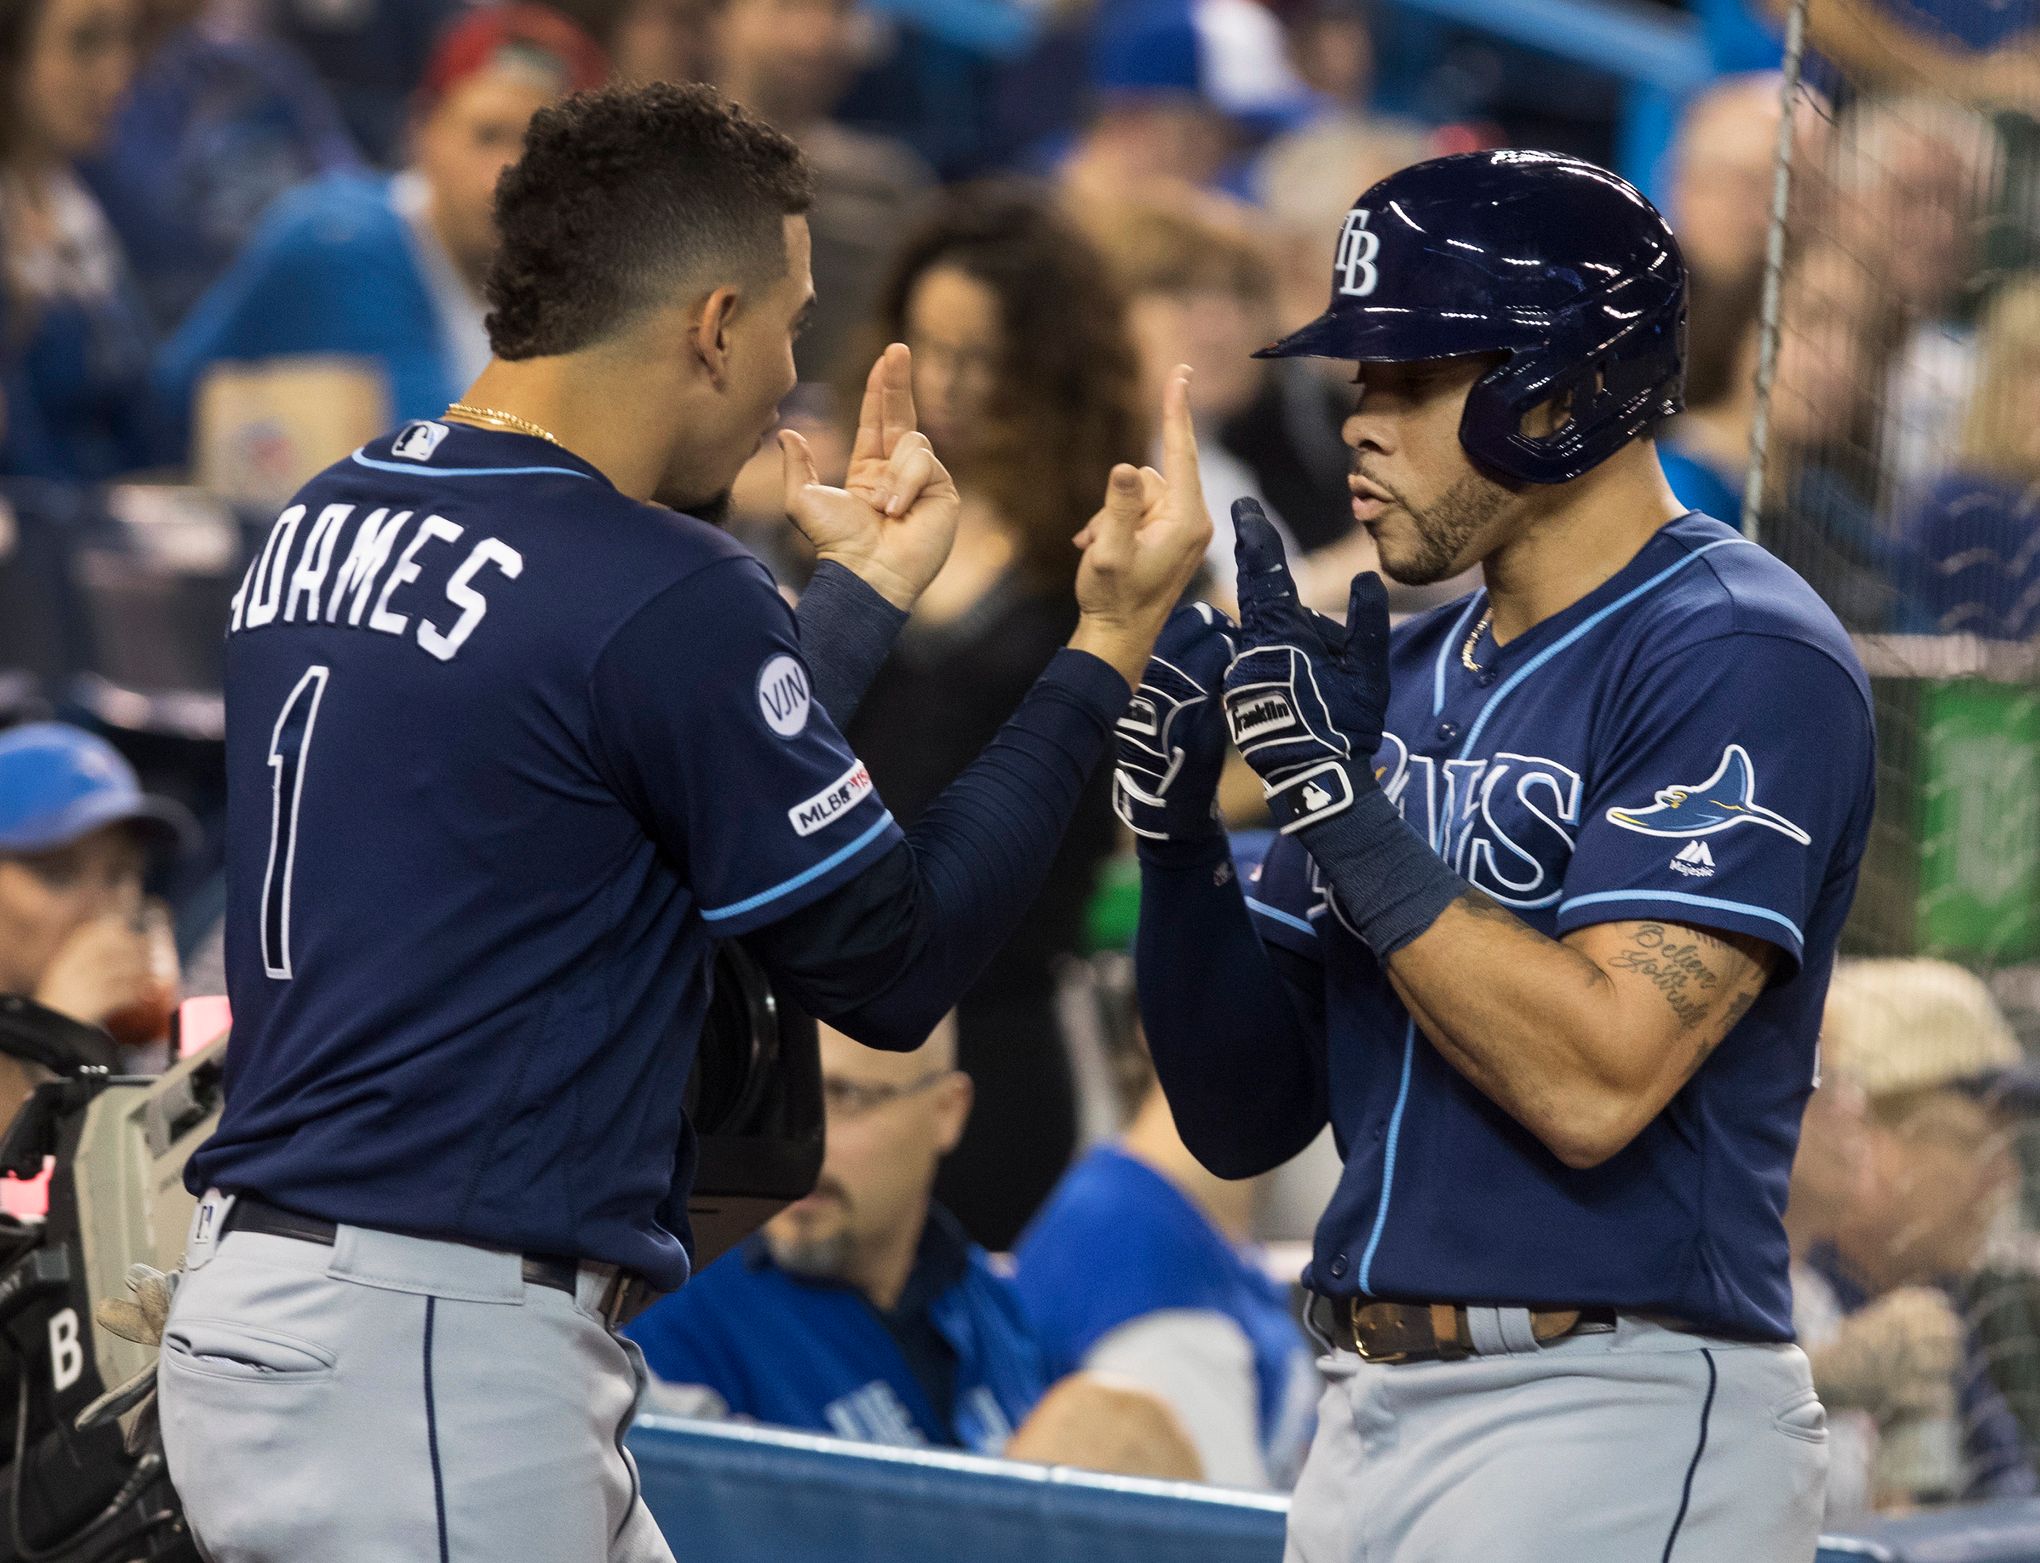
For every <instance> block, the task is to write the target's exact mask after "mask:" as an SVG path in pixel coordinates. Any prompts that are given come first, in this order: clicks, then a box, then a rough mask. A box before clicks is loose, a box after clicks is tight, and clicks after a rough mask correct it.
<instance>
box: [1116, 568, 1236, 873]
mask: <svg viewBox="0 0 2040 1563" xmlns="http://www.w3.org/2000/svg"><path fill="white" fill-rule="evenodd" d="M1232 630H1233V621H1232V620H1231V619H1229V618H1227V617H1226V616H1225V615H1224V614H1223V613H1220V612H1219V611H1218V609H1216V608H1214V607H1212V606H1211V604H1209V603H1206V602H1193V603H1190V604H1187V605H1186V606H1184V607H1181V608H1178V609H1177V610H1176V611H1175V612H1174V613H1172V614H1171V615H1170V616H1169V622H1168V623H1167V624H1165V625H1163V626H1162V633H1161V638H1160V639H1158V640H1157V641H1156V642H1155V652H1154V656H1153V657H1151V658H1150V659H1149V660H1148V665H1147V671H1146V672H1145V673H1143V674H1142V675H1141V679H1140V688H1138V689H1136V690H1135V691H1134V692H1133V700H1132V702H1131V703H1130V704H1129V705H1128V706H1127V708H1126V715H1124V716H1123V717H1121V718H1120V719H1119V725H1118V727H1117V728H1116V729H1115V732H1114V738H1115V742H1116V746H1117V750H1118V762H1117V764H1116V765H1115V766H1114V767H1113V770H1112V808H1113V811H1114V812H1115V813H1117V814H1118V816H1119V817H1120V818H1121V819H1122V820H1124V821H1125V822H1126V828H1127V829H1128V830H1131V831H1132V832H1133V833H1134V834H1135V835H1136V836H1145V837H1146V838H1147V839H1148V840H1150V841H1185V840H1189V839H1191V838H1192V837H1196V836H1209V835H1213V834H1216V833H1217V831H1218V830H1219V829H1220V826H1219V824H1218V814H1217V801H1218V773H1219V771H1220V770H1221V769H1222V768H1223V767H1224V765H1225V722H1224V718H1223V716H1222V714H1221V712H1220V708H1219V702H1218V699H1217V696H1218V693H1219V685H1220V683H1221V682H1222V681H1223V680H1224V678H1225V670H1226V666H1227V665H1228V664H1229V663H1230V662H1231V661H1232V659H1233V651H1234V644H1233V638H1232Z"/></svg>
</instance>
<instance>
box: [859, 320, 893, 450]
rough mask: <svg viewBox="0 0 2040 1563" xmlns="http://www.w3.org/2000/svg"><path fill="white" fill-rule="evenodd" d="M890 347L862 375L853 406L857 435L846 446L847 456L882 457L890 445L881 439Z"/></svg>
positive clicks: (883, 434)
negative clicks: (857, 400) (857, 401)
mask: <svg viewBox="0 0 2040 1563" xmlns="http://www.w3.org/2000/svg"><path fill="white" fill-rule="evenodd" d="M891 353H892V349H891V348H887V349H886V350H885V352H884V353H881V354H880V355H879V358H878V362H877V363H875V364H873V365H872V366H871V373H870V374H868V375H866V376H865V377H864V400H863V401H862V402H861V403H860V404H859V405H858V408H857V439H856V441H855V442H854V443H853V444H852V445H851V447H850V460H851V461H852V462H859V461H883V460H885V457H886V452H887V450H888V449H889V448H890V447H888V446H887V444H886V441H885V361H886V359H887V358H888V357H889V356H890V355H891Z"/></svg>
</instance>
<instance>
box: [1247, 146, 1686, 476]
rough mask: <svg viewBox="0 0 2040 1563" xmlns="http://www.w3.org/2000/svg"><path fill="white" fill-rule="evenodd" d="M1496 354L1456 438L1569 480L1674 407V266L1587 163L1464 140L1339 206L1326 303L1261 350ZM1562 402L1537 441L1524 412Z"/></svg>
mask: <svg viewBox="0 0 2040 1563" xmlns="http://www.w3.org/2000/svg"><path fill="white" fill-rule="evenodd" d="M1490 352H1499V353H1503V354H1505V355H1506V357H1504V359H1503V361H1502V362H1501V363H1499V364H1497V365H1496V366H1495V367H1494V368H1493V369H1492V370H1490V371H1489V372H1488V373H1487V374H1485V375H1483V376H1482V377H1481V378H1480V379H1479V380H1478V381H1476V382H1475V384H1474V386H1473V389H1472V390H1471V391H1470V392H1469V393H1468V395H1467V398H1466V412H1465V415H1464V416H1463V417H1462V418H1461V419H1460V424H1459V440H1460V443H1461V444H1462V445H1464V446H1465V447H1466V451H1467V453H1468V454H1469V455H1471V456H1473V457H1474V458H1475V459H1476V460H1478V461H1480V462H1482V463H1483V464H1485V465H1486V466H1489V467H1492V468H1494V469H1496V470H1497V471H1500V472H1503V473H1506V474H1508V475H1509V476H1511V477H1516V478H1521V479H1523V480H1525V481H1527V482H1531V483H1565V482H1569V481H1570V480H1572V479H1573V478H1576V477H1578V476H1579V475H1580V474H1581V473H1583V472H1586V471H1587V470H1588V469H1589V468H1591V467H1593V466H1595V465H1597V464H1598V463H1600V462H1603V461H1605V460H1607V459H1608V457H1610V456H1611V455H1613V454H1614V453H1615V452H1616V451H1617V450H1618V449H1620V448H1621V447H1622V446H1623V445H1624V444H1626V443H1628V442H1629V441H1630V440H1632V439H1634V438H1635V437H1636V436H1637V435H1639V434H1641V433H1642V432H1643V431H1644V430H1646V429H1648V428H1650V427H1651V426H1652V425H1653V424H1655V423H1656V422H1658V420H1659V419H1662V418H1667V417H1669V416H1671V415H1672V414H1673V413H1676V412H1678V411H1679V410H1680V409H1681V408H1682V407H1683V406H1684V405H1685V401H1684V396H1683V389H1684V382H1685V360H1686V267H1685V262H1684V261H1682V260H1681V259H1680V258H1679V246H1678V244H1677V243H1676V242H1675V241H1674V240H1673V238H1672V230H1671V229H1670V228H1668V227H1667V226H1666V225H1665V220H1664V218H1662V217H1660V216H1659V215H1658V212H1657V208H1656V207H1654V206H1652V205H1651V204H1650V202H1648V201H1647V200H1645V199H1644V198H1643V196H1642V194H1641V193H1639V192H1638V191H1637V190H1635V189H1634V188H1633V187H1631V186H1630V185H1629V184H1627V183H1625V182H1624V181H1623V180H1621V179H1619V178H1617V177H1616V176H1615V175H1614V174H1611V173H1609V172H1608V171H1607V170H1606V169H1605V168H1597V167H1595V166H1594V165H1593V164H1592V163H1587V162H1582V161H1581V160H1580V159H1578V158H1574V157H1561V156H1559V155H1557V154H1555V153H1550V152H1516V151H1502V152H1462V153H1458V154H1456V155H1454V156H1452V157H1439V158H1433V159H1431V160H1430V161H1429V162H1424V163H1416V164H1413V165H1412V166H1410V167H1408V168H1405V169H1403V170H1401V171H1400V172H1398V173H1394V174H1391V175H1389V176H1388V178H1386V179H1384V180H1382V181H1381V182H1380V183H1379V184H1377V185H1375V186H1374V187H1373V188H1372V189H1370V190H1369V191H1368V192H1367V193H1366V194H1365V195H1363V196H1361V197H1360V199H1359V201H1358V202H1356V203H1355V204H1354V207H1353V210H1352V211H1351V212H1349V213H1347V215H1346V224H1345V227H1344V228H1342V229H1341V230H1340V232H1339V249H1338V254H1337V256H1336V258H1335V259H1334V260H1333V262H1332V302H1331V307H1330V308H1328V309H1327V310H1326V311H1325V312H1324V313H1323V314H1322V315H1320V316H1318V318H1317V319H1315V320H1313V321H1312V322H1311V323H1310V324H1309V325H1307V326H1305V327H1304V328H1303V329H1302V330H1301V331H1297V332H1295V333H1293V334H1292V335H1290V336H1287V337H1284V338H1283V339H1282V340H1281V341H1280V342H1277V343H1276V344H1275V345H1274V346H1273V347H1267V348H1263V349H1262V350H1261V352H1260V353H1259V354H1257V355H1256V356H1257V357H1261V358H1295V357H1307V358H1343V359H1349V360H1352V361H1354V362H1358V363H1415V362H1419V361H1422V360H1424V359H1432V358H1452V357H1456V356H1458V355H1461V354H1466V353H1490ZM1555 396H1569V397H1570V399H1571V400H1570V406H1571V412H1572V416H1571V417H1570V418H1569V419H1568V420H1567V422H1566V423H1565V425H1564V426H1563V427H1562V428H1560V429H1558V430H1557V431H1556V432H1554V433H1552V434H1549V435H1544V436H1541V437H1534V438H1533V437H1532V436H1530V435H1527V434H1525V433H1524V432H1523V416H1524V414H1526V413H1527V412H1529V411H1530V410H1531V409H1532V408H1533V407H1536V406H1538V405H1540V404H1541V403H1543V402H1546V401H1549V400H1551V399H1552V398H1553V397H1555Z"/></svg>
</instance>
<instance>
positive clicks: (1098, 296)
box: [867, 180, 1152, 587]
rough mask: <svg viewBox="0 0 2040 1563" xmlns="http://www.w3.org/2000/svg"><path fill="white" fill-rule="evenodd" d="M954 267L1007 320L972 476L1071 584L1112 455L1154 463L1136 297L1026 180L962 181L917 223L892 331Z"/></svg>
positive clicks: (1031, 553) (1023, 546) (1033, 570)
mask: <svg viewBox="0 0 2040 1563" xmlns="http://www.w3.org/2000/svg"><path fill="white" fill-rule="evenodd" d="M945 266H946V267H954V268H955V269H956V270H958V271H961V272H962V273H964V275H966V276H968V277H970V278H972V279H973V280H975V281H977V282H979V283H982V284H983V285H984V286H985V287H987V288H989V289H990V290H991V291H992V293H993V294H994V295H996V296H997V298H998V301H999V322H1000V326H1001V328H1002V329H1001V336H1002V341H1001V344H1000V361H999V366H998V380H997V389H996V390H995V391H994V392H993V409H992V417H991V418H990V419H989V420H988V428H987V431H986V433H987V447H986V450H985V452H984V454H983V457H982V459H981V460H978V461H975V462H973V463H972V465H971V468H970V470H968V471H966V472H965V473H963V474H962V475H961V481H963V482H964V483H965V484H967V485H975V486H976V487H978V488H979V489H980V490H981V491H983V492H984V493H985V494H986V495H987V497H988V498H990V499H991V501H992V503H993V504H994V506H995V507H996V508H997V510H998V512H999V515H1000V516H1001V517H1002V518H1003V519H1004V521H1005V522H1006V524H1007V525H1008V526H1010V527H1011V528H1012V529H1013V532H1014V535H1015V539H1016V541H1017V543H1018V547H1019V554H1018V558H1019V563H1020V566H1021V568H1022V569H1024V570H1025V571H1026V572H1027V573H1028V574H1029V575H1030V576H1032V577H1033V578H1034V579H1035V580H1036V581H1037V582H1038V583H1040V584H1042V585H1054V586H1058V587H1060V586H1066V585H1067V584H1068V583H1069V582H1071V581H1073V580H1074V579H1075V578H1076V570H1077V561H1078V557H1079V556H1078V553H1077V550H1076V549H1075V548H1073V547H1071V546H1070V539H1071V538H1072V537H1074V536H1075V535H1076V533H1077V531H1078V529H1079V528H1081V527H1082V526H1083V524H1084V523H1085V522H1086V521H1087V520H1089V519H1090V517H1091V514H1092V512H1093V511H1095V510H1096V509H1097V508H1098V506H1099V504H1100V503H1101V502H1102V501H1103V499H1104V495H1105V480H1106V477H1107V475H1108V474H1110V472H1111V471H1112V468H1113V465H1114V464H1115V463H1117V462H1121V461H1133V462H1139V461H1143V460H1145V459H1146V457H1147V450H1148V442H1149V440H1150V438H1151V436H1152V425H1151V422H1150V420H1149V418H1148V415H1147V412H1146V410H1145V409H1144V408H1143V407H1142V405H1141V377H1140V360H1139V357H1138V355H1137V353H1136V351H1135V348H1134V343H1133V335H1132V331H1131V329H1130V328H1129V326H1128V324H1127V315H1126V295H1125V293H1124V292H1123V291H1122V290H1121V288H1120V286H1119V283H1118V282H1117V281H1116V280H1115V279H1114V277H1113V274H1112V268H1111V267H1110V266H1109V265H1107V264H1106V262H1105V259H1104V258H1103V256H1101V255H1100V254H1099V253H1098V251H1097V249H1096V248H1095V247H1094V246H1093V245H1092V243H1091V241H1090V240H1089V239H1087V238H1086V237H1085V236H1084V234H1083V231H1082V230H1081V229H1080V228H1078V227H1077V225H1076V224H1075V223H1074V222H1073V221H1072V220H1071V219H1070V218H1069V217H1068V216H1067V215H1066V214H1065V213H1064V212H1063V211H1062V209H1061V208H1060V207H1059V206H1058V205H1057V204H1056V203H1055V201H1054V199H1053V197H1052V196H1051V195H1050V194H1049V192H1048V191H1047V190H1045V189H1044V188H1042V187H1039V186H1035V185H1032V184H1028V183H1024V182H1021V181H1017V180H1015V181H997V182H989V183H984V184H977V185H965V186H961V187H959V188H957V189H955V190H952V191H950V192H948V193H947V194H946V195H944V196H943V197H942V198H941V200H940V201H939V202H938V203H937V204H936V206H935V208H934V209H933V210H932V211H931V212H929V213H928V215H927V216H926V218H925V219H924V220H923V221H922V222H921V224H920V226H919V227H917V228H916V229H914V230H913V231H912V232H911V233H909V235H908V236H907V239H906V242H905V243H904V245H903V246H902V247H901V249H900V251H899V253H898V254H897V255H896V256H895V257H894V260H893V266H892V271H891V274H890V275H889V276H888V277H887V279H886V283H885V286H884V287H883V288H882V289H881V290H880V293H879V298H878V324H879V327H880V329H881V331H882V332H883V334H884V338H885V340H886V341H898V340H900V339H901V338H902V337H903V336H904V335H905V332H906V320H907V301H908V299H909V298H911V297H912V296H913V292H914V288H915V285H916V284H917V283H919V282H920V280H921V279H922V278H923V277H924V276H926V275H927V274H928V273H929V272H931V271H935V270H938V269H940V268H942V267H945ZM868 361H869V360H867V362H868Z"/></svg>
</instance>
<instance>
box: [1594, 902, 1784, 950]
mask: <svg viewBox="0 0 2040 1563" xmlns="http://www.w3.org/2000/svg"><path fill="white" fill-rule="evenodd" d="M1608 901H1670V902H1673V903H1674V904H1676V905H1679V906H1705V907H1711V908H1713V909H1714V910H1715V911H1717V912H1740V913H1741V914H1742V915H1743V916H1745V917H1761V918H1763V919H1764V921H1765V922H1769V923H1776V924H1777V925H1778V926H1779V927H1780V928H1783V929H1784V930H1785V931H1786V932H1787V933H1789V934H1791V935H1792V938H1793V941H1794V942H1795V943H1796V944H1798V945H1799V947H1800V948H1801V949H1804V948H1805V947H1806V935H1805V934H1803V933H1801V932H1800V931H1799V924H1797V923H1795V922H1794V921H1793V920H1792V919H1791V918H1789V917H1786V916H1784V915H1783V914H1781V913H1778V912H1774V911H1772V910H1771V909H1770V908H1769V907H1768V906H1751V905H1750V904H1749V903H1748V902H1747V901H1724V900H1721V899H1720V898H1719V897H1716V896H1711V895H1692V894H1690V893H1688V892H1687V891H1684V890H1595V891H1593V892H1591V893H1590V894H1587V895H1576V896H1574V897H1573V898H1572V899H1571V900H1570V901H1563V902H1561V903H1559V908H1558V910H1559V915H1560V916H1564V915H1565V913H1566V911H1567V910H1568V909H1569V908H1571V907H1575V906H1595V905H1599V904H1602V903H1605V902H1608Z"/></svg>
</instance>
